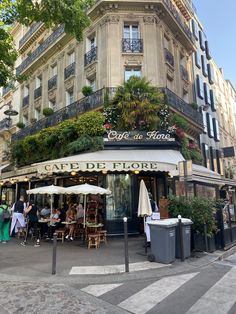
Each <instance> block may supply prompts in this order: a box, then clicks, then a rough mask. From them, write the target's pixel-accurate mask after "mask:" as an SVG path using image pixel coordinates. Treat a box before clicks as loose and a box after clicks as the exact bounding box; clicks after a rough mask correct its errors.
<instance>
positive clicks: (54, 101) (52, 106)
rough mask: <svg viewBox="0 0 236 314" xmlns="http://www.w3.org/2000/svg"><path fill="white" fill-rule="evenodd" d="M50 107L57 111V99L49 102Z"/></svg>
mask: <svg viewBox="0 0 236 314" xmlns="http://www.w3.org/2000/svg"><path fill="white" fill-rule="evenodd" d="M48 107H49V108H51V109H53V110H55V109H56V100H55V99H53V100H49V102H48Z"/></svg>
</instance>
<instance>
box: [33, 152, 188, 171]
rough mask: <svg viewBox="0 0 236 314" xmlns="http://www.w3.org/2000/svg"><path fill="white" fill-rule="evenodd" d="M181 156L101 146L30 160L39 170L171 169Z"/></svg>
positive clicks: (174, 167)
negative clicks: (95, 149) (43, 160)
mask: <svg viewBox="0 0 236 314" xmlns="http://www.w3.org/2000/svg"><path fill="white" fill-rule="evenodd" d="M182 160H184V158H183V156H182V155H181V153H180V152H179V151H176V150H102V151H97V152H93V153H85V154H80V155H74V156H69V157H65V158H60V159H55V160H49V161H46V162H42V163H38V164H34V166H35V167H36V168H37V171H38V173H40V174H50V173H63V172H71V171H90V172H92V171H96V172H100V171H112V172H113V171H126V172H128V171H134V170H138V171H155V172H157V171H166V172H168V171H172V170H176V169H177V167H178V163H179V161H182Z"/></svg>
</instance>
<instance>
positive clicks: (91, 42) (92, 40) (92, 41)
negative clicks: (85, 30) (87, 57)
mask: <svg viewBox="0 0 236 314" xmlns="http://www.w3.org/2000/svg"><path fill="white" fill-rule="evenodd" d="M94 48H96V37H95V36H92V37H88V38H87V39H86V52H89V51H91V50H92V49H94Z"/></svg>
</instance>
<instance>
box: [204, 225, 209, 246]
mask: <svg viewBox="0 0 236 314" xmlns="http://www.w3.org/2000/svg"><path fill="white" fill-rule="evenodd" d="M204 239H205V249H206V252H208V240H207V225H206V223H204Z"/></svg>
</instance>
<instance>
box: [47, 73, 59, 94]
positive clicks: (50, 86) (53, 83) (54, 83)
mask: <svg viewBox="0 0 236 314" xmlns="http://www.w3.org/2000/svg"><path fill="white" fill-rule="evenodd" d="M54 87H57V75H54V76H53V77H51V78H50V79H49V80H48V90H51V89H53V88H54Z"/></svg>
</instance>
